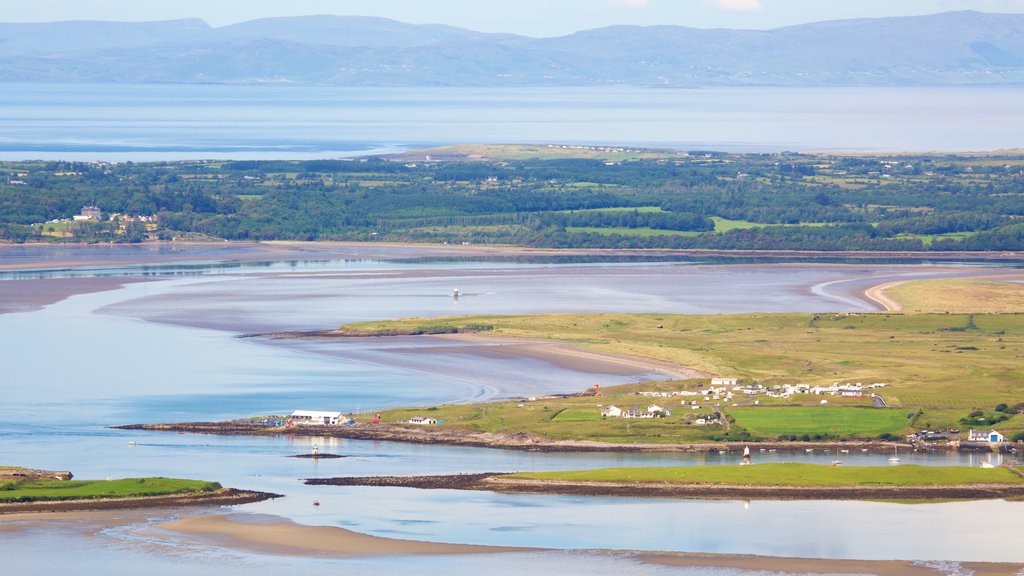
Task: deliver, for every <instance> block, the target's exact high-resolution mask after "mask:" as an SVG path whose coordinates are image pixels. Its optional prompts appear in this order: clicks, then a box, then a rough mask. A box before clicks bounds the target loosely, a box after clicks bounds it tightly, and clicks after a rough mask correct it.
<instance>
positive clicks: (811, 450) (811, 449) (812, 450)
mask: <svg viewBox="0 0 1024 576" xmlns="http://www.w3.org/2000/svg"><path fill="white" fill-rule="evenodd" d="M806 451H807V452H814V448H808V449H807V450H806Z"/></svg>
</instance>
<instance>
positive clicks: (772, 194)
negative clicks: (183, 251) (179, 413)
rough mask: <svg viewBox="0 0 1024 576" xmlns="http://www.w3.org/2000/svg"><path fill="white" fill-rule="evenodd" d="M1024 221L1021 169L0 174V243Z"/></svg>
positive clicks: (879, 160) (1000, 225)
mask: <svg viewBox="0 0 1024 576" xmlns="http://www.w3.org/2000/svg"><path fill="white" fill-rule="evenodd" d="M86 206H95V207H97V208H99V212H100V214H99V216H98V217H95V216H94V217H84V213H83V207H86ZM76 215H78V216H79V218H78V219H77V220H76V219H75V216H76ZM1022 217H1024V157H1021V156H1014V155H1006V156H998V155H988V156H980V155H893V156H869V155H864V156H836V155H822V154H796V153H770V154H769V153H765V154H724V153H715V152H704V151H699V152H698V151H694V152H689V153H681V152H664V153H662V154H660V155H659V154H655V155H653V156H652V155H646V156H645V157H637V158H632V159H622V160H618V161H610V160H600V159H580V158H557V157H556V158H537V159H529V160H469V159H465V158H454V159H445V160H435V161H419V162H411V161H408V159H407V158H401V157H399V158H388V157H371V158H359V159H343V160H313V161H183V162H152V163H132V162H124V163H110V162H44V161H37V162H4V163H0V241H4V242H29V241H32V242H37V241H44V242H141V241H146V240H173V239H179V240H181V239H226V240H359V241H389V242H410V241H415V242H435V243H474V244H477V243H483V244H514V245H522V246H537V247H575V248H580V247H593V248H598V247H600V248H681V249H692V248H708V249H742V250H826V251H837V250H843V251H849V250H871V251H876V250H880V251H911V250H913V251H920V250H936V251H991V250H997V251H1008V250H1021V249H1022V248H1024V219H1022Z"/></svg>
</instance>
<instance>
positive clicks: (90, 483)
mask: <svg viewBox="0 0 1024 576" xmlns="http://www.w3.org/2000/svg"><path fill="white" fill-rule="evenodd" d="M220 489H221V485H220V484H218V483H216V482H205V481H202V480H180V479H176V478H123V479H119V480H68V481H60V480H38V481H22V482H15V481H9V482H2V483H0V502H41V501H54V500H99V499H110V498H133V497H142V496H166V495H171V494H187V493H194V492H215V491H217V490H220Z"/></svg>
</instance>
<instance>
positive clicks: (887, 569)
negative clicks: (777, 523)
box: [157, 514, 1024, 576]
mask: <svg viewBox="0 0 1024 576" xmlns="http://www.w3.org/2000/svg"><path fill="white" fill-rule="evenodd" d="M157 527H158V528H159V529H162V530H170V531H172V532H176V533H178V534H182V535H185V536H186V537H192V538H195V539H196V540H197V542H202V543H206V544H207V545H208V544H209V543H214V544H216V545H219V546H225V547H228V548H236V549H242V550H249V551H256V552H260V553H272V554H283V555H310V554H319V555H328V556H338V557H345V556H356V555H382V554H445V555H453V554H494V553H508V552H525V551H530V550H531V549H527V548H506V547H498V546H475V545H466V544H444V543H432V542H418V541H412V540H397V539H391V538H381V537H377V536H370V535H366V534H360V533H357V532H352V531H350V530H345V529H343V528H335V527H326V526H303V525H300V524H296V523H293V522H289V521H287V520H283V519H280V518H277V517H274V516H262V515H242V514H218V515H204V516H189V517H186V518H182V519H180V520H176V521H173V522H165V523H163V524H160V525H158V526H157ZM581 553H586V554H608V555H614V556H618V557H625V558H630V559H634V560H637V561H639V562H645V563H651V564H658V565H663V566H672V567H694V566H700V567H715V568H736V569H741V570H751V571H764V570H769V571H773V572H782V573H806V574H877V575H878V576H935V575H936V574H942V573H944V572H943V571H941V570H938V569H936V568H933V567H930V566H928V565H922V564H916V563H913V562H907V561H900V560H826V559H811V558H779V557H768V556H741V555H728V554H687V553H677V552H627V551H624V552H618V551H581ZM964 567H965V568H969V569H970V570H973V571H974V572H975V574H978V575H983V576H1011V575H1012V576H1016V575H1018V574H1019V573H1020V571H1021V570H1022V569H1024V565H1018V564H1001V563H971V564H969V565H964Z"/></svg>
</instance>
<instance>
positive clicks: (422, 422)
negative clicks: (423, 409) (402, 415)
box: [406, 416, 437, 426]
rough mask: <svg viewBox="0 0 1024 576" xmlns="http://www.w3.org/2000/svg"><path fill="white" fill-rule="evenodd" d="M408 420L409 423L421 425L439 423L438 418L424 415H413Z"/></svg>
mask: <svg viewBox="0 0 1024 576" xmlns="http://www.w3.org/2000/svg"><path fill="white" fill-rule="evenodd" d="M406 422H408V423H409V424H419V425H421V426H426V425H429V424H437V418H424V417H423V416H413V417H412V418H409V419H408V420H406Z"/></svg>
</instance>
